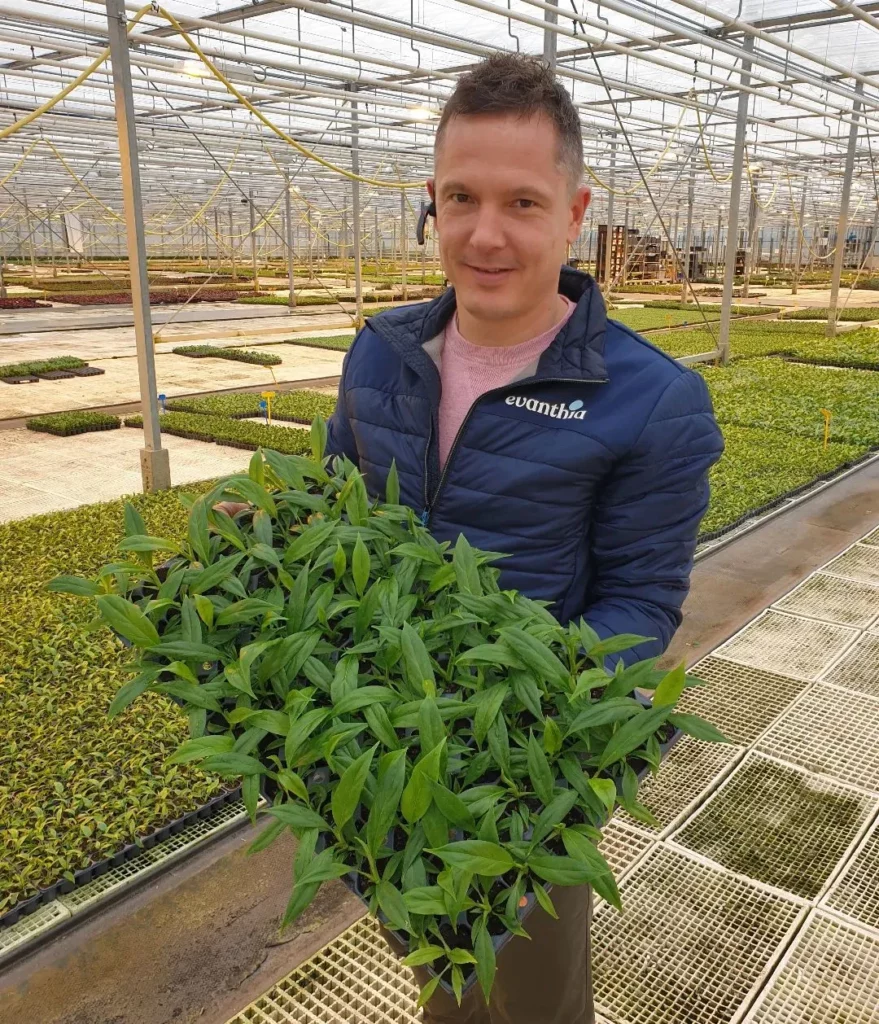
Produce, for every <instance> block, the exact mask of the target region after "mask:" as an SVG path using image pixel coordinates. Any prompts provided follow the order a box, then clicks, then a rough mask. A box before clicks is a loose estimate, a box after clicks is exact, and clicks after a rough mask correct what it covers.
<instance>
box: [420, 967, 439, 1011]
mask: <svg viewBox="0 0 879 1024" xmlns="http://www.w3.org/2000/svg"><path fill="white" fill-rule="evenodd" d="M439 983H440V977H439V975H438V974H437V975H436V976H435V977H433V978H431V979H430V981H428V983H427V984H426V985H425V986H424V988H422V990H421V993H420V994H419V996H418V1002H417V1003H416V1004H415V1008H416V1010H420V1009H421V1007H422V1006H425V1005H426V1004H427V1003H429V1002H430V1000H431V999H432V998H433V994H434V992H436V989H437V986H438V985H439Z"/></svg>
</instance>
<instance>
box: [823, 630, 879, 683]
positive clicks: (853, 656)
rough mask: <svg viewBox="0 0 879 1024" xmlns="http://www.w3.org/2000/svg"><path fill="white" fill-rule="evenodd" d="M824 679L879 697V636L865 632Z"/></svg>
mask: <svg viewBox="0 0 879 1024" xmlns="http://www.w3.org/2000/svg"><path fill="white" fill-rule="evenodd" d="M822 679H823V681H824V682H827V683H832V684H833V685H834V686H841V687H842V688H843V689H845V690H853V691H855V692H857V693H866V694H869V695H871V696H873V697H879V636H877V635H875V634H873V633H864V635H863V636H862V637H861V638H860V639H859V640H858V642H857V643H856V644H855V645H854V647H852V648H850V649H849V650H848V651H846V653H845V655H844V656H843V657H842V658H841V659H840V660H839V661H838V662H837V663H836V664H835V665H834V666H833V667H832V668H831V669H830V671H829V672H826V673H825V674H824V676H823V677H822Z"/></svg>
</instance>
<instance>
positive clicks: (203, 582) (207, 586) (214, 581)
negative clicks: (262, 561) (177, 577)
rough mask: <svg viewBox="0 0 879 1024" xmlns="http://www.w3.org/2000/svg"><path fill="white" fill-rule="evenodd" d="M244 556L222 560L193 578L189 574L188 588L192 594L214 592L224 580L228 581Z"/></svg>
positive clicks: (227, 557)
mask: <svg viewBox="0 0 879 1024" xmlns="http://www.w3.org/2000/svg"><path fill="white" fill-rule="evenodd" d="M243 557H244V556H243V555H240V554H239V555H227V556H226V557H225V558H220V559H218V560H217V561H216V562H214V563H213V565H209V566H207V567H206V568H204V569H201V570H200V571H198V572H197V573H195V574H194V575H193V576H191V577H190V575H189V574H188V573H187V580H188V587H189V593H190V594H203V593H204V592H205V591H206V590H213V589H214V588H215V587H218V586H219V585H220V584H221V583H222V582H223V580H226V579H228V578H229V577H230V576H231V575H232V573H233V572H235V570H236V569H237V568H238V564H239V562H240V561H241V559H242V558H243Z"/></svg>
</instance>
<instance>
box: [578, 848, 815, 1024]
mask: <svg viewBox="0 0 879 1024" xmlns="http://www.w3.org/2000/svg"><path fill="white" fill-rule="evenodd" d="M621 895H622V901H623V907H624V910H623V913H622V914H620V913H618V912H617V911H616V910H614V909H613V908H612V907H610V906H608V905H607V904H604V905H599V906H598V908H597V910H596V912H595V923H594V927H593V936H592V940H593V963H594V971H595V1001H596V1008H597V1009H598V1010H599V1012H600V1013H602V1014H603V1015H605V1016H607V1017H609V1018H610V1019H611V1020H613V1021H614V1022H615V1024H696V1022H698V1024H728V1022H730V1021H732V1020H733V1018H734V1016H735V1015H736V1013H737V1011H738V1010H739V1008H740V1007H741V1006H742V1004H743V1003H744V1002H745V1001H746V1000H748V998H749V996H750V994H751V992H752V991H753V989H754V988H755V986H756V985H757V984H758V983H759V981H760V980H761V977H762V976H763V975H764V974H765V973H766V972H767V971H768V970H769V968H770V966H771V962H772V960H773V958H774V956H775V954H776V952H777V951H778V950H780V949H781V948H782V947H783V945H784V944H785V942H786V941H787V936H788V935H789V934H790V933H791V931H792V929H793V928H794V927H795V925H796V923H797V921H798V919H799V917H800V916H801V915H802V914H803V913H804V911H803V909H802V908H801V907H800V906H799V905H798V904H797V903H795V902H794V901H793V900H789V899H786V898H785V897H783V896H780V895H776V894H772V893H769V892H766V891H765V890H764V889H761V888H759V887H758V886H756V885H754V884H753V883H751V882H748V881H746V880H743V879H739V878H735V877H733V876H732V875H729V874H727V872H725V871H720V870H718V869H717V868H713V867H710V866H708V865H706V864H703V863H701V862H699V861H696V860H693V859H692V858H690V857H688V856H686V855H684V854H683V853H681V852H680V851H677V850H672V849H670V848H668V847H664V846H657V847H656V848H655V849H654V850H652V851H651V852H650V854H648V856H647V857H646V858H645V859H644V860H643V861H642V862H641V864H639V865H638V867H636V868H635V870H634V871H633V872H632V873H631V875H629V877H628V879H627V880H626V881H625V882H623V884H622V887H621Z"/></svg>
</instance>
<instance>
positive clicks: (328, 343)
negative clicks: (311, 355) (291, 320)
mask: <svg viewBox="0 0 879 1024" xmlns="http://www.w3.org/2000/svg"><path fill="white" fill-rule="evenodd" d="M284 340H285V342H286V343H287V344H288V345H305V346H306V347H307V348H328V349H332V350H333V351H337V352H347V351H348V349H349V348H350V347H351V342H352V341H354V335H353V334H334V335H332V337H326V338H285V339H284Z"/></svg>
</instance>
